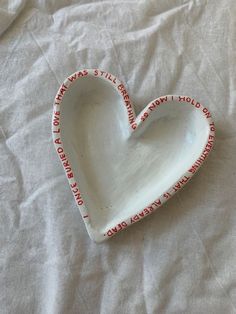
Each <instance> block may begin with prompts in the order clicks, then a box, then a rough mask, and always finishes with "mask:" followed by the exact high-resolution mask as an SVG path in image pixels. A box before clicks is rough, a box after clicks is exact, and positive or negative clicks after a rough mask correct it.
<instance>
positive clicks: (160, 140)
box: [52, 69, 215, 242]
mask: <svg viewBox="0 0 236 314" xmlns="http://www.w3.org/2000/svg"><path fill="white" fill-rule="evenodd" d="M52 134H53V141H54V144H55V148H56V151H57V154H58V156H59V159H60V160H61V162H62V165H63V167H64V170H65V173H66V176H67V178H68V181H69V185H70V188H71V191H72V194H73V195H74V198H75V201H76V203H77V205H78V207H79V209H80V212H81V215H82V218H83V220H84V222H85V225H86V228H87V231H88V233H89V235H90V237H91V238H92V239H93V240H94V241H96V242H101V241H103V240H105V239H107V238H109V237H111V236H113V235H115V234H117V233H118V232H119V231H121V230H123V229H125V228H126V227H127V226H129V225H131V224H133V223H135V222H136V221H139V220H141V219H142V218H144V217H145V216H147V215H149V214H151V213H153V212H154V211H155V210H156V209H157V208H159V207H160V206H161V205H162V204H163V203H164V202H166V201H167V200H168V199H169V198H170V197H171V196H173V195H174V194H175V193H176V192H177V191H179V189H181V188H182V187H183V186H184V185H185V184H186V183H187V182H188V181H189V180H190V178H191V177H192V175H193V174H194V173H195V172H196V171H197V170H198V169H199V167H200V166H201V165H202V163H203V162H204V161H205V159H206V158H207V156H208V154H209V152H210V151H211V149H212V146H213V142H214V138H215V126H214V123H213V121H212V118H211V114H210V112H209V110H208V109H207V108H206V107H204V106H203V105H202V104H200V103H199V102H198V101H196V100H195V99H193V98H191V97H188V96H177V95H167V96H162V97H159V98H157V99H155V100H153V101H152V102H150V103H149V104H148V105H147V106H146V107H145V108H144V109H143V110H142V112H141V113H140V114H139V115H138V116H137V117H136V115H135V112H134V109H133V106H132V103H131V100H130V97H129V95H128V93H127V90H126V88H125V86H124V84H123V83H122V82H120V81H119V80H118V79H117V78H116V77H115V76H114V75H112V74H110V73H108V72H105V71H101V70H98V69H89V70H87V69H86V70H81V71H78V72H75V73H74V74H72V75H71V76H69V77H68V78H67V79H66V80H65V81H64V83H63V84H62V85H61V87H60V88H59V91H58V93H57V95H56V97H55V101H54V108H53V118H52Z"/></svg>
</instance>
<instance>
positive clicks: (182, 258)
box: [0, 0, 236, 314]
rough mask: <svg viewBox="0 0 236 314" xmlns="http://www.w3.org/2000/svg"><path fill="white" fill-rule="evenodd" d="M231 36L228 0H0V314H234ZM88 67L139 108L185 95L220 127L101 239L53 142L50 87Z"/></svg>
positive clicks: (233, 15) (233, 22) (235, 80)
mask: <svg viewBox="0 0 236 314" xmlns="http://www.w3.org/2000/svg"><path fill="white" fill-rule="evenodd" d="M235 32H236V5H235V0H217V1H214V0H211V1H207V0H194V1H190V0H189V1H187V0H185V1H184V0H168V1H167V0H162V1H161V0H159V1H157V0H153V1H95V0H94V1H86V0H83V1H72V0H71V1H66V0H64V1H63V0H59V1H58V0H52V1H46V0H42V1H39V0H38V1H37V0H31V1H27V2H26V1H21V0H11V1H6V0H2V1H0V287H1V288H0V313H1V314H6V313H16V314H28V313H43V314H46V313H48V314H54V313H55V314H58V313H66V314H67V313H68V314H70V313H73V314H74V313H75V314H77V313H79V314H89V313H94V314H97V313H102V314H108V313H109V314H110V313H112V314H113V313H114V314H116V313H122V314H126V313H127V314H142V313H148V314H151V313H214V314H222V313H227V314H228V313H236V168H235V161H236V160H235V159H236V157H235V156H236V145H235V144H236V133H235V131H236V122H235V121H236V74H235V73H236V53H235V52H236V45H235V42H236V33H235ZM97 67H98V68H101V69H104V70H106V71H109V72H111V73H113V74H114V75H116V76H117V77H119V78H120V79H121V80H122V81H123V82H125V84H126V86H127V88H128V90H129V93H130V96H131V97H132V99H133V102H134V105H135V109H136V111H137V112H139V111H140V110H141V109H142V108H143V107H144V106H145V104H146V103H148V102H150V101H151V100H152V99H154V98H156V97H157V96H160V95H166V94H187V95H191V96H192V97H195V98H196V99H197V100H199V101H201V102H202V103H203V104H204V105H205V106H207V107H208V108H209V109H210V111H211V112H212V114H213V116H214V120H215V123H216V126H217V140H216V144H215V147H214V150H213V152H212V154H211V156H210V157H209V159H208V160H207V162H206V163H205V164H204V166H203V167H202V169H201V171H200V172H199V173H198V174H197V175H196V176H195V177H194V178H193V179H192V181H191V183H190V184H188V185H187V186H186V187H185V188H184V189H183V190H182V191H181V192H180V193H179V194H178V195H176V196H175V197H173V199H171V200H170V201H169V202H168V203H166V204H165V205H164V206H163V207H162V208H160V209H159V210H158V211H157V212H156V213H155V214H153V215H151V216H149V217H147V218H146V219H145V220H143V221H142V222H140V223H138V224H135V225H134V226H132V227H130V228H128V229H127V230H125V231H124V232H122V233H120V234H119V235H117V236H116V237H114V238H112V239H110V240H109V241H107V242H104V243H102V244H99V245H98V244H95V243H93V242H92V241H91V240H90V239H89V237H88V235H87V232H86V230H85V227H84V224H83V221H82V219H81V217H80V214H79V211H78V208H77V207H76V205H75V202H74V200H73V197H72V195H71V192H70V190H69V186H68V183H67V180H66V177H65V175H64V172H63V169H62V167H61V164H60V162H59V160H58V158H57V156H56V153H55V151H54V147H53V144H52V138H51V113H52V103H53V98H54V96H55V93H56V91H57V89H58V87H59V84H60V83H61V82H62V81H63V80H64V78H65V77H66V76H67V75H69V74H71V73H72V72H74V71H76V70H78V69H81V68H97ZM163 175H165V174H164V173H163Z"/></svg>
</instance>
